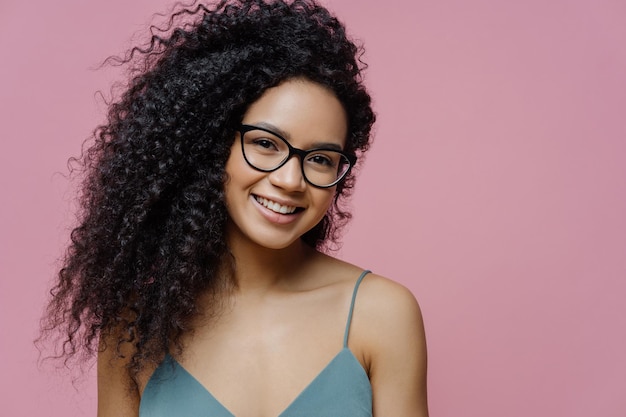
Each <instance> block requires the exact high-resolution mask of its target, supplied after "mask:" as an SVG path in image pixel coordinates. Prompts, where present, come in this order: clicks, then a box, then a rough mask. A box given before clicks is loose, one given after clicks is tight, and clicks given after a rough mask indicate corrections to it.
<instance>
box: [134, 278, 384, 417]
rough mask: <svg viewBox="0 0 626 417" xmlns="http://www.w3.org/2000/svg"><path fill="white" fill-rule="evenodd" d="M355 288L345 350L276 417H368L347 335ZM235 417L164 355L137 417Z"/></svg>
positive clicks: (365, 391) (368, 398) (368, 393)
mask: <svg viewBox="0 0 626 417" xmlns="http://www.w3.org/2000/svg"><path fill="white" fill-rule="evenodd" d="M369 272H370V271H363V273H362V274H361V275H360V276H359V278H358V279H357V281H356V284H355V286H354V291H353V293H352V301H351V303H350V310H349V312H348V320H347V323H346V330H345V333H344V337H343V348H342V349H341V350H340V351H339V353H337V355H336V356H335V357H334V358H333V359H332V360H331V361H330V363H328V365H326V367H325V368H324V369H322V371H321V372H320V373H319V374H318V375H317V376H316V377H315V378H314V379H313V381H311V383H309V385H308V386H307V387H306V388H305V389H304V390H303V391H302V392H301V393H300V394H299V395H298V396H297V397H296V398H295V399H294V400H293V401H292V402H291V404H289V406H287V408H286V409H285V410H284V411H283V412H282V413H280V414H279V416H277V417H372V386H371V385H370V381H369V378H368V377H367V374H366V373H365V370H364V369H363V367H362V366H361V363H360V362H359V361H358V359H357V358H356V357H355V356H354V355H353V354H352V352H351V351H350V349H349V348H348V334H349V333H350V323H351V321H352V311H353V310H354V301H355V299H356V294H357V290H358V288H359V284H360V283H361V281H362V280H363V278H364V277H365V275H366V274H367V273H369ZM172 416H177V417H235V416H234V415H233V414H232V413H231V412H230V411H228V409H226V407H224V406H223V405H222V404H221V403H220V402H219V401H218V400H217V398H215V397H214V396H213V395H212V394H211V393H210V392H209V391H208V390H207V389H206V388H205V387H204V386H203V385H202V384H201V383H200V382H199V381H198V380H197V379H195V378H194V377H193V375H191V374H190V373H189V372H187V371H186V370H185V368H183V367H182V366H181V365H180V364H179V363H178V362H177V361H176V360H175V359H174V358H173V357H171V356H170V355H167V356H166V357H165V359H164V360H163V362H162V363H161V364H160V365H159V366H158V367H157V369H156V371H155V372H154V374H152V376H151V377H150V380H149V381H148V384H147V385H146V388H145V389H144V392H143V395H142V397H141V403H140V406H139V417H172Z"/></svg>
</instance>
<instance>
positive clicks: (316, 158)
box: [307, 153, 337, 168]
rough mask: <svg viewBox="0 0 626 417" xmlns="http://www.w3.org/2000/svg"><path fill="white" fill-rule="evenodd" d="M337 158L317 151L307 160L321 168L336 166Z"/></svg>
mask: <svg viewBox="0 0 626 417" xmlns="http://www.w3.org/2000/svg"><path fill="white" fill-rule="evenodd" d="M335 159H337V158H332V157H331V155H326V154H323V153H315V154H312V155H310V156H309V158H308V159H307V161H308V162H311V163H313V164H315V165H316V166H319V167H321V168H334V167H336V166H337V163H336V162H335Z"/></svg>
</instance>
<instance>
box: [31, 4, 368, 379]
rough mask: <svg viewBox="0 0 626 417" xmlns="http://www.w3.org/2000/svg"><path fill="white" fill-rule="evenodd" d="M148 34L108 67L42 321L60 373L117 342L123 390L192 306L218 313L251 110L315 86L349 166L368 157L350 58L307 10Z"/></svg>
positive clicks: (346, 43) (333, 231) (322, 227)
mask: <svg viewBox="0 0 626 417" xmlns="http://www.w3.org/2000/svg"><path fill="white" fill-rule="evenodd" d="M151 29H152V30H151V33H152V36H151V38H150V41H149V42H148V43H147V44H146V46H145V47H143V48H139V47H136V48H134V49H132V50H131V51H130V52H129V54H128V55H127V56H126V57H125V58H118V59H117V63H118V64H120V65H127V66H128V67H129V68H130V77H129V78H130V81H129V83H128V85H127V87H126V88H125V91H124V92H123V93H122V94H121V95H120V97H119V98H118V99H117V100H115V101H114V102H112V103H111V104H110V106H109V112H108V118H107V122H106V124H104V125H102V126H99V127H98V128H97V129H96V130H95V132H94V139H95V142H94V144H93V145H91V147H90V148H89V149H88V150H87V151H86V152H85V153H84V155H83V157H81V159H80V160H78V161H77V162H78V163H79V164H80V166H81V167H82V172H83V174H84V180H83V185H82V189H81V191H82V192H81V195H80V203H81V210H80V213H79V223H78V226H77V227H76V228H75V229H74V230H73V231H72V234H71V244H70V246H69V248H68V250H67V253H66V256H65V258H64V264H63V267H62V269H61V270H60V272H59V274H58V282H57V284H56V286H55V287H54V288H53V290H52V300H51V302H50V304H49V306H48V311H47V315H46V317H45V318H44V322H43V334H50V333H52V332H56V331H60V334H61V335H62V338H63V339H62V340H63V343H62V345H61V347H62V351H61V352H59V353H60V356H62V357H65V358H66V360H67V359H68V358H70V357H74V356H75V355H76V354H77V353H79V352H82V353H83V354H86V355H87V357H91V355H93V354H94V353H95V352H96V351H97V350H98V346H99V342H98V341H99V340H100V339H106V340H109V339H110V338H102V337H101V336H103V335H109V336H110V335H112V334H114V335H115V337H114V342H115V344H116V346H114V348H116V349H117V352H118V354H119V355H121V353H120V352H121V351H122V349H121V347H122V345H124V344H126V343H129V344H130V345H131V346H132V352H133V353H132V357H130V358H128V370H129V375H130V376H131V377H132V378H133V379H134V378H135V377H136V376H137V373H138V372H139V371H141V369H142V368H143V366H144V365H145V364H146V363H147V362H156V361H158V360H160V358H161V357H162V356H163V354H164V353H165V352H167V351H168V350H169V349H170V348H171V347H172V346H174V347H176V348H177V349H181V348H182V347H181V344H180V336H181V335H182V334H183V333H184V332H185V331H188V330H189V328H190V319H191V318H192V317H194V314H195V313H196V312H197V308H196V300H197V298H198V296H199V295H200V294H204V295H207V294H208V295H209V296H211V295H213V296H214V301H215V305H216V307H215V310H217V305H218V304H219V297H218V295H219V294H220V291H221V289H223V288H225V287H224V282H223V281H224V279H222V278H220V277H221V276H223V275H224V274H223V273H221V271H223V265H224V259H226V258H225V255H227V254H228V248H227V246H226V243H225V236H224V234H225V225H226V222H227V219H228V214H227V211H226V207H225V204H224V190H223V188H224V187H223V184H224V181H225V173H224V167H225V164H226V161H227V159H228V157H229V152H230V148H231V145H232V143H233V140H234V138H235V132H236V130H237V128H238V126H239V124H240V123H241V120H242V118H243V115H244V113H245V112H246V110H247V108H248V107H249V105H250V104H251V103H253V102H254V101H255V100H257V99H258V98H259V97H260V96H261V95H262V94H263V93H264V92H265V90H267V89H268V88H271V87H274V86H277V85H278V84H280V83H281V82H283V81H285V80H288V79H291V78H295V77H300V78H306V79H309V80H311V81H314V82H317V83H319V84H321V85H324V86H326V87H327V88H329V89H330V90H332V91H333V92H334V93H335V95H336V96H337V97H338V99H339V100H340V101H341V103H342V104H343V106H344V107H345V109H346V113H347V115H348V129H349V130H348V131H349V133H348V138H347V139H346V149H345V150H346V151H347V152H350V153H355V154H362V153H363V152H364V151H366V150H367V148H368V145H369V141H370V130H371V127H372V124H373V123H374V119H375V116H374V114H373V112H372V109H371V100H370V96H369V95H368V93H367V92H366V90H365V88H364V86H363V84H362V77H361V72H362V70H363V68H364V65H363V64H362V63H361V61H360V56H361V53H362V51H361V48H360V47H357V46H356V45H355V44H354V43H353V42H352V41H351V40H350V39H349V38H348V37H347V35H346V32H345V28H344V26H343V25H342V24H341V23H340V22H339V21H338V20H337V19H336V18H335V17H334V16H333V15H331V14H330V13H329V12H328V11H327V10H326V9H325V8H323V7H321V6H319V5H317V4H316V3H315V2H314V1H310V0H293V1H284V0H277V1H266V0H233V1H222V2H220V3H219V4H217V5H213V6H207V5H202V4H198V5H195V6H178V8H177V9H176V10H175V11H174V13H173V14H172V15H171V17H170V18H169V20H168V22H167V23H166V27H164V28H158V27H152V28H151ZM353 185H354V177H353V176H352V175H350V176H349V177H348V178H346V179H345V180H344V181H343V182H341V183H340V184H339V185H338V186H337V190H336V196H335V199H334V201H333V204H332V205H331V208H330V209H329V211H328V213H327V214H326V216H325V217H324V219H323V220H322V221H321V222H320V223H319V224H318V225H316V226H315V227H314V228H313V229H312V230H311V231H309V232H308V233H307V234H305V235H304V236H303V237H302V239H303V240H304V241H305V242H306V243H307V244H308V245H310V246H312V247H316V248H318V249H321V248H323V247H324V245H325V244H326V243H327V242H328V241H331V242H334V241H336V239H337V236H338V234H337V232H338V230H339V229H340V228H341V226H342V225H344V224H345V222H346V221H347V220H348V219H349V217H350V215H349V213H347V212H346V211H344V210H342V208H341V206H342V199H344V198H345V197H347V196H348V195H349V193H350V190H351V189H352V187H353ZM100 343H102V340H101V341H100ZM107 343H108V342H107Z"/></svg>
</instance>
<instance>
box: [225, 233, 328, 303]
mask: <svg viewBox="0 0 626 417" xmlns="http://www.w3.org/2000/svg"><path fill="white" fill-rule="evenodd" d="M233 235H236V233H229V238H228V242H229V248H230V252H231V254H232V255H233V257H234V260H235V267H234V271H233V278H234V282H235V283H236V285H237V289H238V291H239V292H240V293H244V292H245V293H252V292H257V293H264V292H267V291H270V290H272V289H275V288H277V287H286V286H290V284H295V283H296V282H295V281H296V279H297V278H298V277H300V276H302V274H301V272H302V271H303V270H304V269H305V268H306V266H307V264H308V262H309V261H310V260H311V259H313V258H314V257H315V255H316V254H317V251H315V250H314V249H312V248H310V247H309V246H308V245H306V244H305V243H304V242H302V240H300V239H298V240H297V241H295V242H294V243H293V244H291V245H290V246H288V247H286V248H283V249H269V248H266V247H262V246H259V245H257V244H256V243H254V242H252V241H250V240H248V239H245V238H244V239H241V238H240V236H233Z"/></svg>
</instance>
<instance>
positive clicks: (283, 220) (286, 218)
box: [250, 194, 303, 224]
mask: <svg viewBox="0 0 626 417" xmlns="http://www.w3.org/2000/svg"><path fill="white" fill-rule="evenodd" d="M255 196H256V197H261V198H265V199H266V200H271V201H274V202H276V203H278V204H280V205H281V206H293V207H297V208H302V206H300V205H298V204H296V203H294V202H293V201H287V200H282V199H280V198H271V197H266V196H262V195H259V194H251V195H250V199H251V200H252V203H253V204H254V206H255V207H256V208H257V210H258V211H259V212H260V213H261V215H262V216H263V217H264V218H265V219H266V220H268V221H269V222H271V223H275V224H289V223H292V222H294V221H296V220H297V219H298V218H299V217H300V215H301V214H302V213H303V210H296V211H295V212H294V213H291V214H281V213H276V212H275V211H273V210H270V209H268V208H267V207H265V206H264V205H262V204H261V203H259V202H258V201H257V199H256V198H255Z"/></svg>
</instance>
